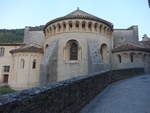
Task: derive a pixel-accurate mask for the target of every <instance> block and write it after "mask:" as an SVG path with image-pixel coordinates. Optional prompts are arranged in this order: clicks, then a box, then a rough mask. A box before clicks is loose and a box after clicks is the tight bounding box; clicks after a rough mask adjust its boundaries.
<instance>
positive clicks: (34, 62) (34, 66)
mask: <svg viewBox="0 0 150 113" xmlns="http://www.w3.org/2000/svg"><path fill="white" fill-rule="evenodd" d="M35 68H36V60H35V59H34V60H33V63H32V69H35Z"/></svg>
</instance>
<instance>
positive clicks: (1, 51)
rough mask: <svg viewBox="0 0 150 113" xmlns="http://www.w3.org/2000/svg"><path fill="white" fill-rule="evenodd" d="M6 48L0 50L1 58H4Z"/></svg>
mask: <svg viewBox="0 0 150 113" xmlns="http://www.w3.org/2000/svg"><path fill="white" fill-rule="evenodd" d="M4 52H5V48H3V47H2V48H0V56H4Z"/></svg>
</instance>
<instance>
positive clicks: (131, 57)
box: [130, 54, 134, 62]
mask: <svg viewBox="0 0 150 113" xmlns="http://www.w3.org/2000/svg"><path fill="white" fill-rule="evenodd" d="M133 60H134V59H133V54H130V61H131V62H133Z"/></svg>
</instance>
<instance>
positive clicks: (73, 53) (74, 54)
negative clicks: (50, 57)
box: [70, 42, 78, 60]
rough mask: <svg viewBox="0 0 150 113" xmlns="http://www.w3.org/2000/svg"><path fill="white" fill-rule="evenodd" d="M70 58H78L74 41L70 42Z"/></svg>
mask: <svg viewBox="0 0 150 113" xmlns="http://www.w3.org/2000/svg"><path fill="white" fill-rule="evenodd" d="M70 60H78V45H77V43H75V42H73V43H71V44H70Z"/></svg>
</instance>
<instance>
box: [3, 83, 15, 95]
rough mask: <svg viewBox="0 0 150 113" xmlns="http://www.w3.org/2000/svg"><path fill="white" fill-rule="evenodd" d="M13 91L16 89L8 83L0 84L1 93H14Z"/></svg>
mask: <svg viewBox="0 0 150 113" xmlns="http://www.w3.org/2000/svg"><path fill="white" fill-rule="evenodd" d="M13 92H15V90H13V89H11V88H10V87H9V86H8V85H5V86H0V95H4V94H7V93H13Z"/></svg>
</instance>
